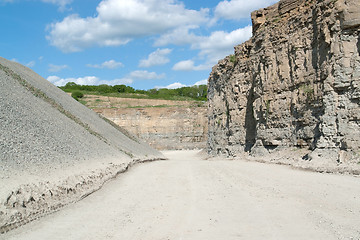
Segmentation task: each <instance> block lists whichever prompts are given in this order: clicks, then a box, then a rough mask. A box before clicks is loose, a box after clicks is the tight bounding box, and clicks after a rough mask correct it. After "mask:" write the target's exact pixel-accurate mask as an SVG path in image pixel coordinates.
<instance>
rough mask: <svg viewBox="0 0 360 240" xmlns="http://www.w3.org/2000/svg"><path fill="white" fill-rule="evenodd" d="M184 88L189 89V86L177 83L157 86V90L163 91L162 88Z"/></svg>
mask: <svg viewBox="0 0 360 240" xmlns="http://www.w3.org/2000/svg"><path fill="white" fill-rule="evenodd" d="M182 87H187V85H185V84H182V83H179V82H175V83H172V84H169V85H167V86H156V87H155V88H157V89H161V88H167V89H176V88H182Z"/></svg>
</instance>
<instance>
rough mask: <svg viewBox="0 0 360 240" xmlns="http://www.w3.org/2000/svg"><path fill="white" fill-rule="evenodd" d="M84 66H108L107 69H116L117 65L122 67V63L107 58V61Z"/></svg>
mask: <svg viewBox="0 0 360 240" xmlns="http://www.w3.org/2000/svg"><path fill="white" fill-rule="evenodd" d="M86 66H88V67H92V68H100V69H103V68H108V69H116V68H119V67H123V66H124V64H122V63H121V62H116V61H115V60H109V61H105V62H103V63H101V64H87V65H86Z"/></svg>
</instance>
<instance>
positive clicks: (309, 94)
mask: <svg viewBox="0 0 360 240" xmlns="http://www.w3.org/2000/svg"><path fill="white" fill-rule="evenodd" d="M300 89H301V90H302V91H303V92H304V94H305V96H306V100H307V101H308V102H310V101H312V100H314V97H315V92H314V87H313V86H312V85H310V84H307V85H306V84H304V85H302V86H300Z"/></svg>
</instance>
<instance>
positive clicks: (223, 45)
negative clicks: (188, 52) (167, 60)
mask: <svg viewBox="0 0 360 240" xmlns="http://www.w3.org/2000/svg"><path fill="white" fill-rule="evenodd" d="M251 35H252V27H251V26H247V27H244V28H239V29H236V30H234V31H232V32H224V31H216V32H213V33H211V35H210V36H206V37H201V40H199V41H197V42H195V43H194V44H192V48H194V49H199V50H200V56H206V58H208V59H209V63H211V64H213V63H215V62H217V61H218V60H219V59H221V58H224V57H225V56H227V55H229V54H231V53H233V52H234V46H236V45H238V44H240V43H243V42H244V41H246V40H248V39H249V38H250V37H251Z"/></svg>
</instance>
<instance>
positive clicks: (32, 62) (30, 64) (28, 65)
mask: <svg viewBox="0 0 360 240" xmlns="http://www.w3.org/2000/svg"><path fill="white" fill-rule="evenodd" d="M35 64H36V63H35V61H30V62H28V63H27V64H26V66H27V67H29V68H32V67H34V66H35Z"/></svg>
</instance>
